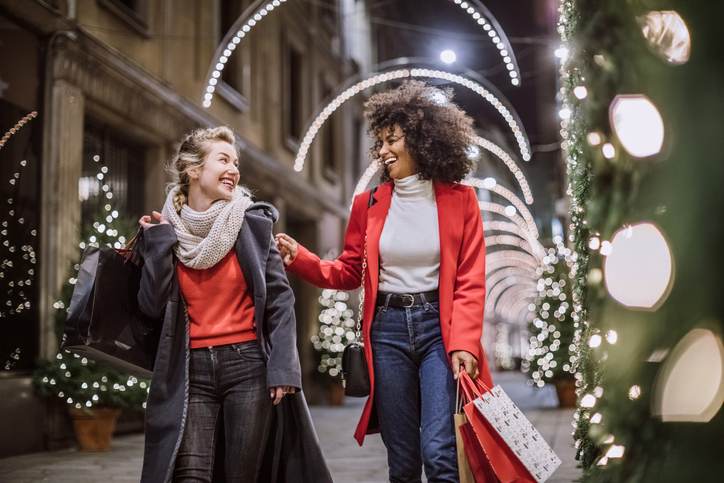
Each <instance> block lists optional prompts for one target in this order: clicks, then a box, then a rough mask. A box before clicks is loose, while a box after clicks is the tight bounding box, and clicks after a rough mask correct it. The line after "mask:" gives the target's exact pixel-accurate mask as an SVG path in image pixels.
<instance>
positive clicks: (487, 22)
mask: <svg viewBox="0 0 724 483" xmlns="http://www.w3.org/2000/svg"><path fill="white" fill-rule="evenodd" d="M286 1H287V0H273V1H268V0H256V1H255V2H254V3H252V4H251V5H250V6H249V7H247V9H246V10H244V11H243V12H242V13H241V15H239V18H238V19H236V21H235V22H234V24H233V25H232V26H231V27H230V28H229V30H228V31H227V32H226V34H225V35H224V38H223V39H222V40H221V42H219V45H218V47H216V51H215V52H214V55H213V57H212V58H211V63H210V66H209V69H208V74H207V76H206V83H205V88H204V93H203V99H202V101H201V103H202V105H203V106H204V107H205V108H207V109H208V108H209V107H211V101H212V100H213V99H214V93H215V92H216V86H217V84H218V83H219V81H220V79H221V73H222V72H223V71H224V68H225V67H226V64H227V62H228V61H229V59H230V58H231V56H232V55H233V54H234V51H235V50H236V48H237V47H238V46H239V44H240V43H241V42H242V40H243V39H244V38H245V37H246V36H247V35H249V33H250V32H251V30H252V29H253V28H254V27H255V26H256V25H257V24H258V23H260V22H261V21H262V20H263V19H264V17H266V16H267V15H269V14H270V13H271V12H272V11H273V10H275V9H276V8H279V7H281V5H282V4H283V3H286ZM449 1H451V2H453V3H455V4H456V5H457V6H458V7H460V8H461V9H462V10H463V11H465V12H466V13H467V14H468V15H469V16H470V17H471V18H472V19H473V20H474V21H475V22H476V23H477V24H478V25H480V26H481V27H482V29H483V31H485V32H486V34H487V35H488V37H489V39H490V42H492V43H493V45H495V47H496V48H497V49H498V55H500V58H501V60H502V61H503V64H504V65H505V68H506V70H507V72H508V77H509V78H510V83H511V84H512V85H514V86H518V85H520V82H521V77H520V69H519V68H518V62H517V60H516V58H515V54H514V53H513V48H512V46H511V45H510V41H509V40H508V37H507V36H506V35H505V32H504V31H503V29H502V28H501V26H500V24H499V23H498V21H497V20H496V18H495V16H493V14H492V13H491V12H490V10H488V9H487V8H486V7H485V5H483V3H482V2H480V1H479V0H466V1H463V0H449Z"/></svg>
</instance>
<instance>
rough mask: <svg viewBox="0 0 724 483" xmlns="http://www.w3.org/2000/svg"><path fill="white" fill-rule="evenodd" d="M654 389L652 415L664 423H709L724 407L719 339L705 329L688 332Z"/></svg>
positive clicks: (722, 354)
mask: <svg viewBox="0 0 724 483" xmlns="http://www.w3.org/2000/svg"><path fill="white" fill-rule="evenodd" d="M714 324H717V325H718V324H719V322H718V321H717V322H714ZM654 388H655V389H654V391H655V393H654V400H653V409H654V410H653V412H654V414H656V415H658V416H661V419H662V420H663V421H664V422H674V421H676V422H686V421H688V422H699V423H706V422H709V421H711V420H712V418H714V416H716V415H717V413H718V412H719V410H720V408H721V407H722V403H724V346H722V339H721V335H720V334H719V333H715V332H714V331H712V330H709V329H705V328H696V329H692V330H691V331H689V332H688V333H687V334H686V335H685V336H684V337H683V338H682V339H681V341H679V343H678V344H677V345H676V347H675V348H674V349H673V350H672V352H671V354H670V355H669V356H668V357H667V359H666V361H665V362H664V364H663V366H662V367H661V369H660V370H659V373H658V374H657V375H656V382H655V384H654Z"/></svg>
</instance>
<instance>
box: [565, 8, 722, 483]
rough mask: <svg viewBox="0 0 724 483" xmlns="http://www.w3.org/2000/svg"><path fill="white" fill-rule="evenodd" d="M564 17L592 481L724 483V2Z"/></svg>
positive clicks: (579, 341) (580, 415) (583, 395)
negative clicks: (719, 218) (721, 211)
mask: <svg viewBox="0 0 724 483" xmlns="http://www.w3.org/2000/svg"><path fill="white" fill-rule="evenodd" d="M560 13H561V16H560V23H559V32H560V34H561V38H562V40H563V45H562V46H561V47H560V48H559V49H558V50H557V54H558V56H559V58H561V60H562V62H561V85H562V89H561V100H562V105H561V109H560V116H561V128H562V129H561V135H562V138H563V148H564V150H565V153H566V162H567V167H568V178H569V195H570V197H571V206H572V213H571V226H570V237H571V241H572V243H573V248H574V250H575V254H576V260H575V262H574V264H573V267H572V273H573V276H572V282H573V285H574V286H573V317H574V320H575V321H576V322H577V323H578V327H577V328H576V334H575V336H574V337H575V338H574V346H575V351H576V353H575V357H574V360H575V362H576V364H575V367H574V369H575V371H576V385H577V386H578V396H579V400H578V404H579V407H578V410H577V412H576V414H575V425H576V426H575V431H574V438H575V446H576V448H577V457H578V458H579V459H580V461H581V463H582V465H583V467H584V470H585V473H584V481H587V482H611V481H637V482H669V481H671V482H680V481H718V480H720V479H721V474H722V472H723V471H724V462H723V461H722V459H721V441H722V434H724V417H723V416H722V412H721V410H720V409H721V406H722V401H723V400H724V386H723V385H722V373H723V372H724V368H723V367H722V366H723V364H724V362H723V361H724V349H723V346H722V331H723V328H722V320H724V306H723V305H722V303H721V300H722V297H721V284H720V282H719V281H720V278H721V275H720V267H722V266H724V260H722V253H723V251H722V249H721V246H720V245H721V243H720V240H721V239H722V237H723V236H724V225H723V224H721V223H719V222H716V221H713V219H712V215H714V214H715V210H716V209H718V208H719V207H721V206H724V190H722V189H721V180H722V179H724V164H723V163H722V162H721V160H719V159H717V157H716V156H713V155H712V153H720V152H722V150H724V137H722V136H721V132H720V131H721V129H720V128H719V127H718V120H719V119H720V117H721V113H722V112H724V111H723V109H724V102H723V101H722V96H721V86H722V84H724V60H723V58H722V56H721V53H720V45H721V41H722V30H721V25H720V22H721V21H720V19H721V18H722V15H724V5H722V4H721V3H720V2H706V3H704V2H684V1H674V2H665V3H664V2H658V1H651V2H642V1H634V2H619V1H612V0H607V1H592V0H567V1H563V2H562V3H561V8H560ZM692 39H695V41H694V42H692ZM715 126H716V128H715Z"/></svg>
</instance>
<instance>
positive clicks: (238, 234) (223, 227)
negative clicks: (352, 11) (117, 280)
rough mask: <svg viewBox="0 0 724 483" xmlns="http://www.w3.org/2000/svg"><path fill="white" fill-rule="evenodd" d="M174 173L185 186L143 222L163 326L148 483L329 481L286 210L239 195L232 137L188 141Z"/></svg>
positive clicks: (145, 279)
mask: <svg viewBox="0 0 724 483" xmlns="http://www.w3.org/2000/svg"><path fill="white" fill-rule="evenodd" d="M170 171H172V174H173V175H174V178H175V179H176V182H175V183H173V184H172V185H171V186H170V190H169V192H168V195H167V198H166V203H165V205H164V207H163V210H162V213H158V212H155V211H154V212H153V214H152V216H148V215H147V216H143V217H141V219H140V220H139V223H140V225H141V227H142V228H143V235H142V238H141V240H142V241H141V242H140V252H141V255H142V257H143V260H144V264H143V271H142V276H141V284H140V290H139V292H138V303H139V308H140V309H141V311H142V312H143V313H145V314H146V315H147V316H149V317H151V318H154V319H159V318H162V320H163V322H162V327H161V337H160V342H159V346H158V350H157V354H156V360H155V364H154V368H153V379H152V381H151V388H150V392H149V395H148V402H147V409H146V432H145V433H146V434H145V437H146V445H145V452H144V458H143V471H142V477H141V481H142V482H143V483H145V482H148V483H151V482H153V483H157V482H168V481H171V480H172V479H173V481H175V482H187V481H203V482H211V481H212V479H213V481H219V480H223V481H235V482H237V481H238V482H241V481H243V482H254V481H265V482H266V481H273V482H281V481H284V482H292V481H293V482H301V481H303V482H309V483H312V482H313V483H318V482H320V481H322V482H327V481H331V478H330V476H329V472H328V470H327V467H326V464H325V463H324V459H323V458H322V455H321V451H320V449H319V446H318V442H317V438H316V435H315V434H314V430H313V428H312V425H311V421H310V420H309V418H308V412H309V411H308V409H307V408H306V403H305V402H304V398H303V396H302V395H301V394H300V393H299V392H298V391H299V390H300V389H301V386H302V382H301V370H300V365H299V355H298V353H297V347H296V321H295V317H294V295H293V293H292V290H291V288H290V287H289V283H288V281H287V276H286V273H285V271H284V265H283V263H282V258H281V256H280V254H279V252H278V251H277V248H276V245H275V244H274V242H273V238H272V225H273V223H274V221H275V220H276V218H277V212H276V210H275V209H274V207H272V206H271V205H269V204H266V203H255V202H253V201H252V199H251V196H250V194H249V192H248V191H247V190H246V189H244V188H242V187H240V186H238V182H239V158H238V154H237V149H236V145H235V138H234V133H233V132H232V131H231V130H230V129H229V128H227V127H224V126H222V127H216V128H209V129H197V130H195V131H193V132H191V133H190V134H188V135H187V136H186V137H185V138H184V140H183V141H182V143H181V146H180V148H179V152H178V155H177V156H176V157H175V159H174V162H173V164H172V165H171V166H170ZM295 393H296V394H295ZM302 418H304V419H302ZM294 419H296V421H294ZM292 431H295V433H294V434H290V433H291V432H292ZM270 433H271V434H270ZM222 435H223V436H222ZM285 438H286V441H285ZM267 442H269V444H267ZM300 444H301V445H303V446H304V451H303V453H302V454H304V455H305V458H306V460H305V461H303V462H300V461H298V460H299V458H298V457H295V456H296V455H298V454H300V453H299V452H298V451H297V452H296V453H295V448H294V445H300ZM217 448H218V449H220V451H217ZM284 452H286V454H281V453H284ZM289 453H293V454H291V455H290V454H289ZM221 455H223V458H220V457H218V456H221ZM285 456H290V457H285ZM217 459H218V460H221V461H216V460H217ZM215 469H216V470H217V471H214V470H215Z"/></svg>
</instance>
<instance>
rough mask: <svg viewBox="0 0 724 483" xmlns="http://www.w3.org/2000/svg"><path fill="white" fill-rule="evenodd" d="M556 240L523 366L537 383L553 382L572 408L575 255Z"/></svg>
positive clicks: (548, 258)
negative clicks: (571, 273) (572, 276)
mask: <svg viewBox="0 0 724 483" xmlns="http://www.w3.org/2000/svg"><path fill="white" fill-rule="evenodd" d="M554 242H555V245H556V246H555V248H549V249H548V253H547V255H546V256H545V257H544V258H543V264H542V266H541V267H540V268H539V269H538V274H539V277H540V278H539V280H538V297H537V299H536V303H535V318H534V319H533V322H532V323H531V324H530V326H529V331H530V334H531V338H530V345H529V349H528V354H527V355H526V358H525V359H524V360H523V362H522V368H523V370H524V371H525V372H527V373H528V375H529V376H530V378H531V380H532V383H533V384H534V385H536V386H538V387H543V386H544V385H545V384H546V383H552V384H553V385H554V386H555V388H556V394H557V395H558V403H559V405H560V406H561V407H566V408H571V407H575V405H576V385H575V379H574V374H575V368H574V361H575V357H574V355H573V354H572V353H571V352H570V350H569V348H570V347H571V345H572V344H573V336H574V331H575V321H574V320H573V315H572V312H573V310H572V305H573V299H572V293H571V286H572V284H571V283H570V278H569V273H570V267H571V265H572V263H573V262H574V259H573V256H572V252H571V250H570V249H568V248H566V247H565V245H564V244H563V240H562V239H561V238H560V237H556V238H555V239H554Z"/></svg>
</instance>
